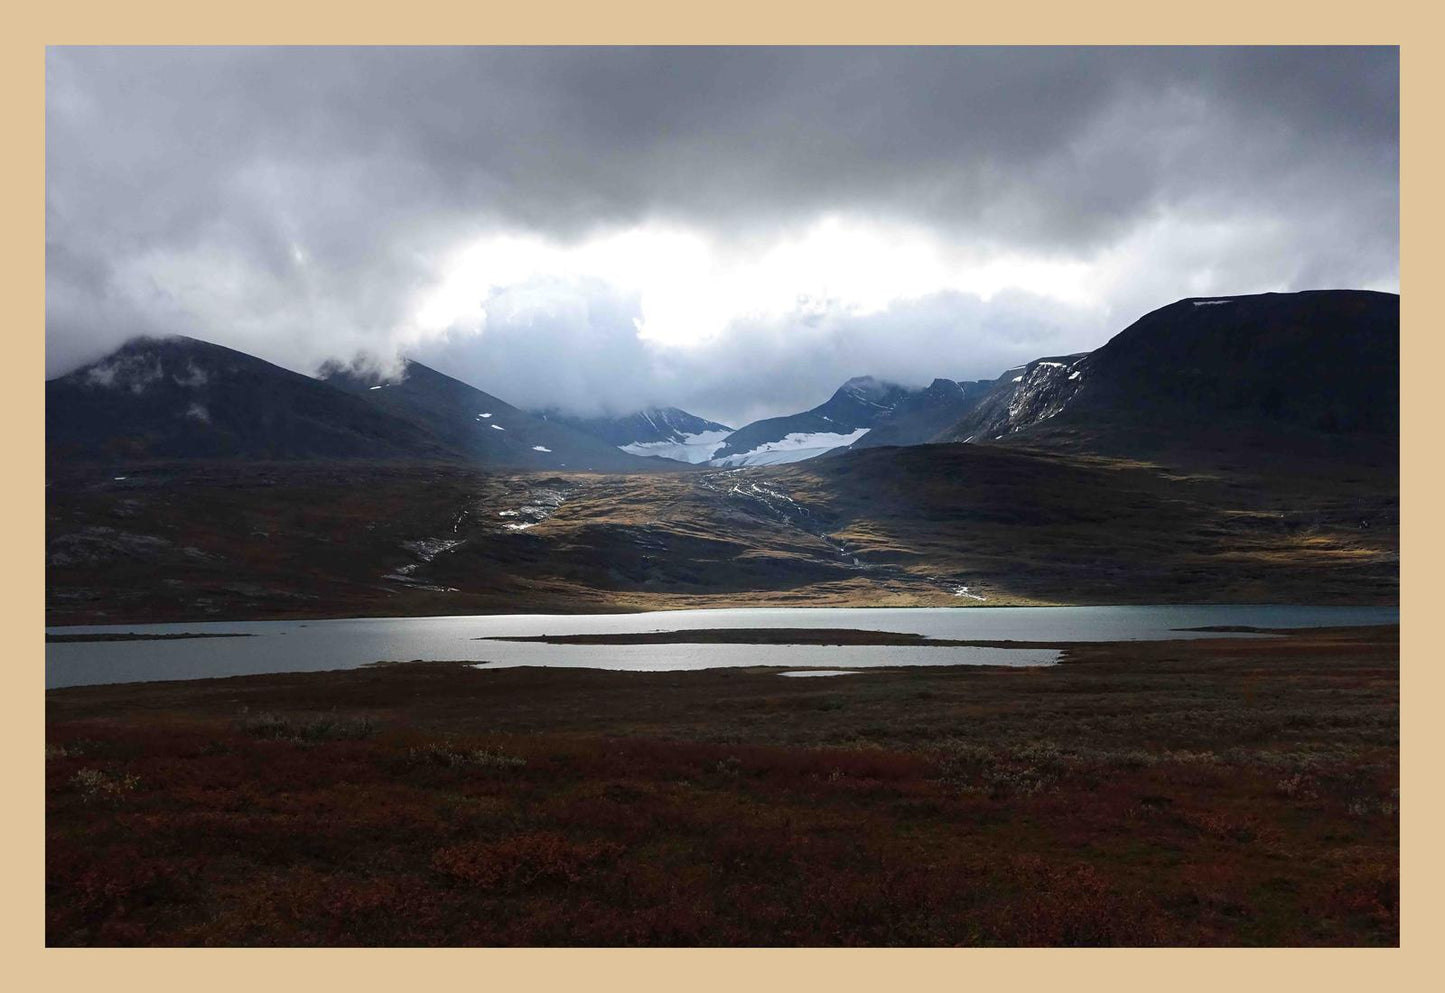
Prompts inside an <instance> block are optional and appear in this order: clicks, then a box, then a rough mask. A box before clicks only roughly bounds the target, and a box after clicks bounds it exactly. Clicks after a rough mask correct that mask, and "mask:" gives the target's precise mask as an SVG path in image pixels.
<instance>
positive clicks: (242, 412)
mask: <svg viewBox="0 0 1445 993" xmlns="http://www.w3.org/2000/svg"><path fill="white" fill-rule="evenodd" d="M45 437H46V450H47V457H48V458H49V459H50V460H52V461H54V460H57V459H60V460H65V459H95V458H127V459H145V458H212V459H214V458H265V459H318V458H319V459H327V458H366V459H399V458H400V459H405V458H423V459H436V458H454V457H457V455H458V453H457V452H456V451H454V450H452V449H450V448H448V447H447V446H446V445H445V444H444V443H442V442H440V441H439V440H438V439H437V438H436V437H435V436H433V435H432V434H430V433H429V432H427V431H425V430H424V429H422V428H420V427H418V426H417V425H415V424H412V423H410V422H408V421H406V420H402V419H400V418H397V417H393V416H391V415H389V414H388V413H386V412H385V411H384V410H381V409H378V408H377V407H376V406H374V405H372V404H368V403H366V402H365V401H363V400H361V399H359V398H357V397H354V396H351V395H348V394H347V393H345V392H343V391H341V390H338V389H335V388H334V387H332V386H329V385H327V384H326V383H322V382H318V381H317V380H314V379H311V378H310V377H307V376H303V375H300V374H299V373H294V372H291V371H289V370H286V369H282V368H281V367H279V366H274V365H272V364H271V363H269V362H265V361H262V360H261V359H258V358H255V357H254V356H251V355H246V354H244V353H242V352H237V351H233V350H232V349H229V348H224V347H222V346H220V345H212V344H210V343H208V342H204V341H197V340H196V339H194V338H187V337H183V336H174V337H168V338H138V339H135V340H133V341H130V342H128V343H127V344H125V345H124V346H122V347H121V348H120V349H118V350H117V351H115V352H113V353H112V354H111V355H109V356H107V357H106V358H104V359H101V360H100V361H98V362H94V363H91V364H90V365H88V366H85V367H84V368H81V369H77V370H76V371H75V372H72V373H69V374H68V375H65V376H61V377H59V378H58V379H53V380H50V381H49V382H47V383H46V384H45Z"/></svg>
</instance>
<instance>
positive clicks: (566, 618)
mask: <svg viewBox="0 0 1445 993" xmlns="http://www.w3.org/2000/svg"><path fill="white" fill-rule="evenodd" d="M1399 620H1400V611H1399V608H1397V607H1302V606H1242V605H1229V606H1154V607H1150V606H1131V607H936V608H935V607H923V608H903V609H874V608H832V607H803V608H775V609H746V610H679V611H659V612H653V613H643V614H588V615H578V614H497V615H487V616H471V617H389V618H353V619H347V620H332V621H210V622H194V623H184V624H118V625H104V626H93V625H92V626H82V627H64V628H46V629H45V630H46V633H47V634H82V633H86V634H89V633H108V632H134V633H137V634H175V633H181V632H190V633H197V634H204V633H213V632H232V633H240V634H249V635H253V637H249V638H204V639H193V640H177V641H129V642H125V641H121V642H85V643H69V644H64V643H57V644H47V645H46V646H45V685H46V686H47V688H50V687H59V686H82V685H87V684H94V683H128V682H138V681H143V680H156V679H202V678H208V677H216V676H239V675H248V674H254V673H268V672H313V671H319V670H324V669H352V668H355V667H357V666H361V665H365V664H367V663H369V662H376V661H381V660H393V661H407V660H411V659H428V660H439V661H476V662H487V663H489V664H490V665H491V666H497V667H501V666H519V665H536V666H572V667H583V668H594V669H630V670H637V671H660V670H668V669H710V668H718V667H724V666H783V667H786V668H790V669H792V668H809V667H826V668H831V669H837V668H873V667H879V666H899V665H1050V664H1052V663H1053V662H1055V661H1056V660H1057V658H1058V652H1056V651H1053V650H1046V649H1008V648H913V647H891V646H890V647H880V646H853V645H850V646H812V645H544V644H516V643H509V642H498V641H478V640H476V639H478V638H487V637H495V636H519V635H520V636H526V635H539V634H616V633H634V632H645V631H681V630H688V629H696V628H724V627H726V628H762V627H773V628H854V629H860V630H867V631H896V632H903V633H910V634H921V635H924V636H926V637H932V638H955V639H971V640H984V641H1004V640H1013V641H1136V640H1144V641H1154V640H1161V639H1170V638H1200V637H1220V635H1218V634H1214V635H1210V634H1204V633H1196V632H1181V631H1179V630H1177V629H1179V628H1190V627H1204V626H1219V625H1247V626H1251V627H1265V628H1296V627H1322V626H1334V625H1356V624H1398V623H1399Z"/></svg>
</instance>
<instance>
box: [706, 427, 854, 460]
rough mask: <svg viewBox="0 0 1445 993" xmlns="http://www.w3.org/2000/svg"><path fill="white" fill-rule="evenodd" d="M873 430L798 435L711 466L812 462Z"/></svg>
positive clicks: (781, 439) (724, 458)
mask: <svg viewBox="0 0 1445 993" xmlns="http://www.w3.org/2000/svg"><path fill="white" fill-rule="evenodd" d="M870 430H871V428H859V429H858V430H856V431H853V432H851V433H849V434H836V433H830V432H822V431H820V432H815V433H812V434H805V433H803V432H796V433H794V434H789V435H785V436H783V437H782V438H780V439H779V440H777V441H770V442H767V443H765V444H762V445H759V446H758V447H757V448H754V449H752V450H751V451H747V452H739V453H736V454H733V455H727V456H724V457H723V458H720V459H713V460H712V461H711V462H710V463H709V465H715V466H728V467H731V468H737V467H740V466H750V465H782V464H783V463H785V462H802V461H803V460H804V459H811V458H813V457H815V456H818V455H822V454H823V453H824V452H831V451H832V450H833V449H835V448H844V447H846V446H848V445H851V444H853V442H855V441H857V440H858V439H859V438H861V437H863V436H864V435H865V434H867V433H868V432H869V431H870Z"/></svg>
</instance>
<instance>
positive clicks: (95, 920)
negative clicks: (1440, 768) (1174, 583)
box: [46, 628, 1399, 945]
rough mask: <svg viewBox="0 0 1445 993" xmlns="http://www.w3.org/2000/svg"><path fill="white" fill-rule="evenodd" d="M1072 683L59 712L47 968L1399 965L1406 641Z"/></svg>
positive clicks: (680, 682)
mask: <svg viewBox="0 0 1445 993" xmlns="http://www.w3.org/2000/svg"><path fill="white" fill-rule="evenodd" d="M901 651H906V649H905V650H901ZM1065 659H1066V660H1065V662H1064V663H1063V664H1061V665H1058V666H1054V667H1049V668H1042V669H993V668H975V667H959V668H911V669H910V668H906V667H900V668H898V669H896V670H873V671H868V672H865V673H863V674H860V675H853V676H848V677H846V678H822V679H781V678H779V677H778V675H777V670H769V669H752V670H738V669H724V670H707V671H693V672H666V673H622V672H604V671H598V670H580V669H503V670H492V671H488V670H484V669H476V668H471V667H468V666H462V665H456V664H447V663H409V664H395V665H387V666H377V667H371V668H366V669H359V670H349V671H341V672H325V673H310V674H289V675H271V676H254V677H241V678H234V679H216V680H203V681H196V682H188V683H147V684H128V685H114V686H92V687H78V688H72V689H65V690H56V691H51V692H50V693H48V694H47V742H48V743H47V752H46V773H47V821H46V823H47V845H46V859H47V907H46V913H47V939H48V942H49V943H50V944H52V945H76V944H83V945H90V944H102V945H114V944H121V945H129V944H155V945H172V944H183V945H185V944H224V945H297V944H299V945H307V944H324V945H337V944H342V945H352V944H386V945H392V944H400V945H451V944H468V945H470V944H480V945H539V944H541V945H545V944H560V945H632V944H642V945H658V944H685V945H693V944H698V945H858V944H864V945H889V944H903V945H980V944H981V945H995V944H1003V945H1061V944H1062V945H1068V944H1108V945H1155V944H1164V945H1175V944H1188V945H1195V944H1197V945H1394V944H1397V943H1398V940H1399V920H1398V900H1399V897H1398V894H1399V819H1398V809H1399V790H1398V785H1399V778H1398V776H1399V754H1398V738H1399V733H1398V732H1399V687H1398V669H1399V666H1398V659H1399V645H1398V628H1370V629H1335V630H1315V631H1305V632H1297V633H1294V634H1292V635H1290V636H1288V637H1281V638H1271V639H1255V638H1244V639H1228V640H1226V639H1217V640H1216V639H1206V640H1199V641H1187V642H1154V643H1124V644H1088V645H1076V646H1073V647H1071V648H1070V649H1068V651H1067V653H1066V657H1065Z"/></svg>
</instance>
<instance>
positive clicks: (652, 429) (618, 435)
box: [538, 407, 733, 464]
mask: <svg viewBox="0 0 1445 993" xmlns="http://www.w3.org/2000/svg"><path fill="white" fill-rule="evenodd" d="M538 416H540V417H542V418H543V419H544V420H549V421H555V422H558V423H562V424H567V425H569V426H571V427H574V428H577V429H578V430H579V431H585V432H586V433H587V434H590V435H592V436H594V437H597V438H601V439H602V440H603V441H605V442H607V443H608V444H610V445H614V446H616V447H617V448H620V449H622V450H623V451H624V452H628V453H630V454H632V455H643V456H652V457H657V458H665V459H673V460H675V461H678V462H691V463H693V464H697V463H701V462H706V461H707V460H708V459H710V458H712V454H713V451H714V450H716V449H717V447H718V446H719V445H720V444H722V442H723V439H724V438H726V437H727V436H728V435H730V434H732V433H733V429H732V428H730V427H728V426H727V425H726V424H719V423H718V422H717V421H709V420H707V419H706V418H703V417H698V416H697V415H696V414H689V413H688V412H687V411H685V410H680V409H678V408H677V407H649V408H648V409H646V410H639V411H637V412H635V413H632V414H626V415H624V416H622V417H572V416H568V415H564V414H561V413H558V412H557V411H551V410H549V411H544V412H542V413H541V414H539V415H538Z"/></svg>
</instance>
